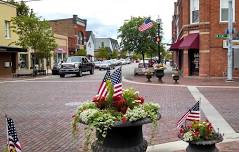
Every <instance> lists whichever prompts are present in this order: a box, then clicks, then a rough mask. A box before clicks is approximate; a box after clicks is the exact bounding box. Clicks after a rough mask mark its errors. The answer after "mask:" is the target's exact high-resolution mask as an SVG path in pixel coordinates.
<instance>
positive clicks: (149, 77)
mask: <svg viewBox="0 0 239 152" xmlns="http://www.w3.org/2000/svg"><path fill="white" fill-rule="evenodd" d="M144 75H145V76H146V78H147V79H148V82H151V80H150V79H151V78H152V76H153V75H154V72H153V70H152V69H150V68H149V69H147V70H146V71H145V73H144Z"/></svg>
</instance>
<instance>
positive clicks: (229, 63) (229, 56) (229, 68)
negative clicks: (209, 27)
mask: <svg viewBox="0 0 239 152" xmlns="http://www.w3.org/2000/svg"><path fill="white" fill-rule="evenodd" d="M232 9H233V8H232V0H228V39H227V41H228V51H227V81H232V29H233V25H232V22H233V12H232Z"/></svg>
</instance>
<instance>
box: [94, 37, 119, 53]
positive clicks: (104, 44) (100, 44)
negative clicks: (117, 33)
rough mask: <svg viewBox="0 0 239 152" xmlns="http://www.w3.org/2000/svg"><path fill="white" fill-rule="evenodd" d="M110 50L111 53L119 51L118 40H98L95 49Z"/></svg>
mask: <svg viewBox="0 0 239 152" xmlns="http://www.w3.org/2000/svg"><path fill="white" fill-rule="evenodd" d="M100 48H109V49H110V51H111V52H113V51H114V50H116V51H119V49H120V48H119V43H118V41H117V40H115V39H112V38H96V39H95V49H96V50H97V49H100Z"/></svg>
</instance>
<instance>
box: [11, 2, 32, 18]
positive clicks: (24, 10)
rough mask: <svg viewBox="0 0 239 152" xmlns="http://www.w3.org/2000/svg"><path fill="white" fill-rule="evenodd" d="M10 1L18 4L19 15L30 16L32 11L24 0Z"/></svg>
mask: <svg viewBox="0 0 239 152" xmlns="http://www.w3.org/2000/svg"><path fill="white" fill-rule="evenodd" d="M9 3H11V4H13V5H16V7H17V16H29V15H30V14H31V12H32V10H31V11H30V8H29V7H28V6H27V5H26V3H25V2H24V1H21V2H15V1H14V0H10V1H9Z"/></svg>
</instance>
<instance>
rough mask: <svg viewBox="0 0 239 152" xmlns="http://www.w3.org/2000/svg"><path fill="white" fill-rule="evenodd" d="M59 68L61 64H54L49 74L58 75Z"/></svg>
mask: <svg viewBox="0 0 239 152" xmlns="http://www.w3.org/2000/svg"><path fill="white" fill-rule="evenodd" d="M60 68H61V62H59V63H55V64H54V65H53V68H52V69H51V74H52V75H58V74H59V70H60Z"/></svg>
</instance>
